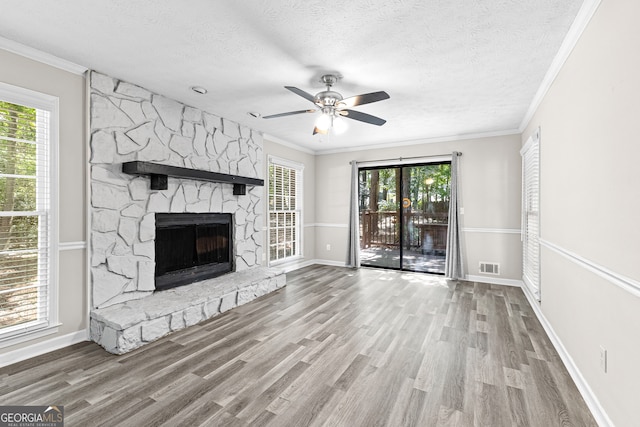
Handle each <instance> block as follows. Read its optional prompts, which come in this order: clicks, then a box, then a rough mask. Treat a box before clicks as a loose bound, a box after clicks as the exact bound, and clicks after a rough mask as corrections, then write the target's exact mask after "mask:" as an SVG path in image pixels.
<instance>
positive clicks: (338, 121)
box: [332, 116, 347, 135]
mask: <svg viewBox="0 0 640 427" xmlns="http://www.w3.org/2000/svg"><path fill="white" fill-rule="evenodd" d="M332 128H333V132H334V133H335V134H336V135H340V134H343V133H345V131H346V130H347V122H346V121H345V120H344V119H343V118H342V117H340V116H336V117H334V118H333V126H332Z"/></svg>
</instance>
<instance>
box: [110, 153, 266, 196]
mask: <svg viewBox="0 0 640 427" xmlns="http://www.w3.org/2000/svg"><path fill="white" fill-rule="evenodd" d="M122 172H124V173H127V174H129V175H149V178H150V179H151V189H152V190H166V189H167V188H168V184H169V180H168V177H169V176H172V177H174V178H187V179H195V180H197V181H210V182H222V183H227V184H233V194H235V195H244V194H247V189H246V186H247V185H258V186H263V185H264V180H263V179H258V178H249V177H246V176H238V175H229V174H226V173H219V172H210V171H203V170H199V169H189V168H181V167H178V166H169V165H161V164H158V163H152V162H142V161H133V162H125V163H123V164H122Z"/></svg>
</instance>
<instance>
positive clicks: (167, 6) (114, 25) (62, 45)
mask: <svg viewBox="0 0 640 427" xmlns="http://www.w3.org/2000/svg"><path fill="white" fill-rule="evenodd" d="M581 5H582V0H563V1H557V0H528V1H518V0H413V1H411V0H360V1H351V2H345V1H337V0H322V1H317V0H305V1H293V0H242V1H232V0H229V1H212V0H190V1H175V0H115V1H114V0H111V1H96V0H91V1H88V0H64V1H55V2H54V1H47V2H43V1H41V0H5V1H3V2H2V11H1V13H0V36H1V37H4V38H7V39H10V40H14V41H16V42H19V43H22V44H24V45H27V46H30V47H33V48H36V49H39V50H42V51H44V52H47V53H51V54H53V55H55V56H58V57H60V58H63V59H66V60H68V61H71V62H75V63H77V64H79V65H83V66H86V67H88V68H91V69H95V70H97V71H100V72H103V73H107V74H109V75H111V76H113V77H117V78H120V79H123V80H126V81H129V82H131V83H135V84H138V85H140V86H143V87H146V88H148V89H150V90H152V91H155V92H159V93H162V94H164V95H166V96H169V97H172V98H175V99H177V100H180V101H182V102H184V103H186V104H189V105H193V106H196V107H199V108H202V109H204V110H207V111H210V112H212V113H215V114H218V115H221V116H223V117H226V118H229V119H231V120H234V121H237V122H240V123H242V124H244V125H247V126H249V127H251V128H254V129H257V130H259V131H262V132H265V133H267V134H269V135H273V136H275V137H277V138H280V139H282V140H284V141H288V142H292V143H295V144H298V145H300V146H302V147H305V148H308V149H311V150H314V151H322V150H331V149H337V148H344V147H353V146H360V145H369V144H390V143H393V142H399V141H410V140H416V139H424V138H439V137H452V136H456V135H465V134H476V133H484V132H502V131H509V130H515V129H517V128H518V126H519V125H520V123H521V121H522V119H523V117H524V116H525V114H526V111H527V109H528V107H529V105H530V104H531V101H532V99H533V97H534V95H535V93H536V91H537V89H538V87H539V86H540V84H541V82H542V80H543V78H544V76H545V73H546V72H547V70H548V68H549V66H550V65H551V62H552V60H553V58H554V56H555V55H556V53H557V51H558V48H559V47H560V45H561V43H562V41H563V39H564V37H565V35H566V34H567V31H568V30H569V28H570V26H571V24H572V22H573V20H574V18H575V16H576V14H577V13H578V10H579V9H580V6H581ZM327 71H335V72H338V73H340V74H341V75H342V76H343V79H342V80H341V81H340V82H338V83H337V84H336V85H335V87H334V89H335V90H336V91H338V92H340V93H342V95H343V96H344V97H349V96H352V95H357V94H360V93H366V92H372V91H378V90H385V91H386V92H388V93H389V95H390V96H391V98H390V99H388V100H385V101H381V102H378V103H374V104H368V105H362V106H359V107H355V108H354V109H356V110H359V111H362V112H365V113H369V114H373V115H376V116H379V117H382V118H384V119H386V120H387V123H386V124H385V125H384V126H382V127H378V126H373V125H369V124H364V123H361V122H356V121H354V120H348V125H349V128H348V130H347V131H346V132H345V133H344V134H343V135H332V134H330V135H329V136H323V135H316V136H312V134H311V132H312V130H313V123H314V120H315V119H316V118H317V115H318V114H319V113H315V114H303V115H296V116H290V117H285V118H278V119H270V120H266V119H260V118H253V117H251V116H249V115H248V114H247V112H257V113H260V114H262V115H269V114H275V113H281V112H286V111H292V110H302V109H307V108H313V105H312V104H311V103H309V102H308V101H306V100H305V99H303V98H301V97H299V96H297V95H295V94H293V93H292V92H289V91H287V90H285V89H284V87H283V86H285V85H287V86H296V87H298V88H300V89H303V90H305V91H307V92H310V93H312V94H315V93H316V92H319V91H320V90H322V89H323V86H322V84H321V83H320V82H319V78H320V76H321V75H322V74H324V73H325V72H327ZM194 85H197V86H203V87H205V88H207V89H208V91H209V92H208V93H207V94H206V95H196V94H194V93H193V92H191V91H190V89H189V87H190V86H194Z"/></svg>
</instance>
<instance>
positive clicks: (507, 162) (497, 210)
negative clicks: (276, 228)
mask: <svg viewBox="0 0 640 427" xmlns="http://www.w3.org/2000/svg"><path fill="white" fill-rule="evenodd" d="M454 150H455V151H460V152H462V153H463V155H462V157H461V158H460V171H461V172H460V181H461V183H460V186H461V198H462V203H461V206H462V207H463V208H464V215H462V217H461V223H462V226H463V227H464V228H465V232H464V234H463V240H464V242H463V248H464V254H463V256H464V258H465V263H466V268H465V270H466V273H467V274H468V275H471V276H485V277H487V278H491V279H496V278H497V279H502V280H507V281H519V280H521V278H522V268H521V254H522V249H521V243H520V235H519V234H517V233H518V230H519V229H520V193H521V166H520V165H521V162H520V154H519V150H520V136H519V135H508V136H497V137H489V138H480V139H466V140H458V141H452V142H427V141H425V142H424V143H422V144H417V145H407V146H400V147H397V146H396V147H388V148H383V147H373V148H370V149H367V150H362V151H351V152H341V153H335V154H324V155H318V156H317V157H316V182H317V183H318V185H317V186H316V219H315V221H316V224H317V232H316V258H318V259H322V260H327V261H330V262H335V263H342V264H344V263H345V262H346V255H347V233H348V229H347V223H348V218H349V207H348V206H349V205H348V202H349V197H350V196H349V180H350V165H349V161H351V160H356V161H373V160H383V159H391V158H398V157H404V158H407V157H416V156H433V155H443V154H445V155H446V154H451V152H452V151H454ZM327 244H329V245H330V247H331V250H330V251H327V249H326V247H327V246H326V245H327ZM479 261H487V262H498V263H500V264H501V267H502V271H501V274H500V275H499V276H489V275H484V274H481V273H480V272H479V271H478V263H479Z"/></svg>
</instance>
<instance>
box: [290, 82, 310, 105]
mask: <svg viewBox="0 0 640 427" xmlns="http://www.w3.org/2000/svg"><path fill="white" fill-rule="evenodd" d="M284 88H285V89H289V90H290V91H291V92H293V93H295V94H296V95H300V96H301V97H303V98H304V99H308V100H309V101H311V102H313V103H314V104H315V103H316V98H315V97H314V96H313V95H311V94H310V93H309V92H305V91H303V90H302V89H298V88H297V87H293V86H285V87H284Z"/></svg>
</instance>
